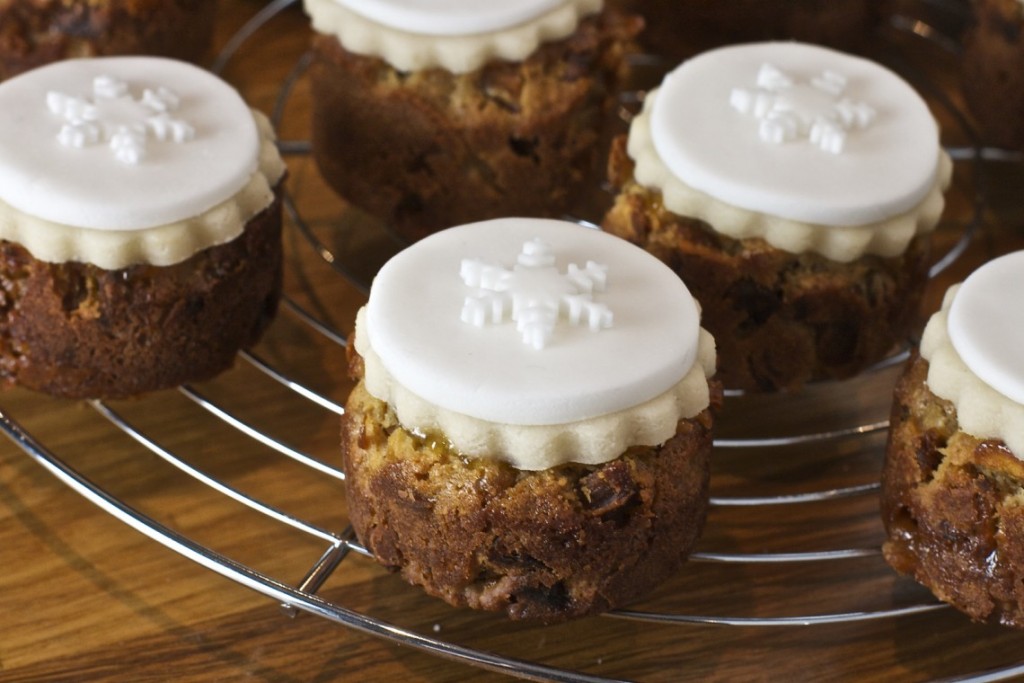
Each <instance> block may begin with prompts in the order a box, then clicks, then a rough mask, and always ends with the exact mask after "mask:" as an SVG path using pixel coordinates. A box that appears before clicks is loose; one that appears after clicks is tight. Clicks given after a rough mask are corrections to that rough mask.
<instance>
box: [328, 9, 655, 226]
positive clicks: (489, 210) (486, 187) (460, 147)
mask: <svg viewBox="0 0 1024 683" xmlns="http://www.w3.org/2000/svg"><path fill="white" fill-rule="evenodd" d="M639 28H640V22H639V20H637V19H635V18H632V17H630V18H627V17H623V16H620V15H617V14H611V13H603V14H600V15H597V16H595V17H590V18H587V19H584V20H583V21H582V22H581V24H580V26H579V27H578V29H577V31H576V32H575V33H574V34H573V35H572V36H570V37H569V38H566V39H565V40H562V41H558V42H556V43H551V44H548V45H544V46H541V47H540V48H539V49H538V50H537V51H536V52H535V53H534V54H533V55H531V56H530V57H528V58H527V59H526V60H525V61H523V62H517V63H512V62H501V61H492V62H490V63H488V64H486V65H485V66H483V67H481V68H480V69H478V70H476V71H473V72H470V73H467V74H460V75H455V74H452V73H450V72H448V71H445V70H443V69H426V70H423V71H419V72H413V73H402V72H398V71H396V70H395V69H393V68H392V67H390V66H389V65H387V64H386V63H385V62H384V61H382V60H380V59H377V58H375V57H366V56H360V55H356V54H353V53H351V52H348V51H347V50H345V49H344V48H342V46H341V45H340V43H339V42H338V40H337V39H336V38H335V37H334V36H326V35H319V36H317V37H316V38H315V40H314V43H313V45H314V47H313V54H314V61H313V64H312V66H311V76H312V84H313V86H312V87H313V94H314V103H313V130H312V144H313V155H314V157H315V159H316V162H317V164H318V166H319V168H320V171H321V173H322V175H323V177H324V179H325V180H326V181H327V183H328V184H329V185H330V186H331V187H332V188H333V189H334V190H335V191H336V192H337V193H338V194H339V195H341V196H342V197H344V198H346V199H347V200H349V201H350V202H352V203H353V204H354V205H356V206H359V207H361V208H363V209H365V210H366V211H368V212H369V213H371V214H372V215H374V216H376V217H378V218H380V219H381V220H383V221H384V222H385V223H387V224H388V225H389V226H391V227H393V229H394V230H395V231H396V232H397V233H398V234H399V235H401V236H402V237H404V238H405V239H407V240H416V239H419V238H421V237H424V236H426V235H428V234H430V233H432V232H436V231H437V230H439V229H443V228H447V227H451V226H453V225H461V224H464V223H471V222H474V221H478V220H484V219H488V218H497V217H501V216H550V217H560V216H562V215H564V214H565V212H566V211H567V210H568V209H569V208H570V207H572V206H573V205H574V203H575V202H576V201H577V200H578V198H579V194H580V193H583V192H587V191H590V190H591V189H592V188H593V187H597V186H598V184H599V182H600V178H599V174H600V169H599V168H598V166H599V161H598V159H599V155H600V152H601V150H600V144H599V143H600V142H601V139H600V135H601V130H602V128H603V126H604V119H605V117H606V115H607V113H608V109H609V107H610V105H611V102H612V97H611V93H612V92H613V90H614V89H615V86H616V83H617V82H618V80H619V79H620V78H621V77H622V75H623V69H624V66H623V60H622V57H623V54H624V53H625V52H626V51H627V49H628V48H629V45H630V39H631V38H632V36H633V35H635V34H636V33H637V31H638V30H639Z"/></svg>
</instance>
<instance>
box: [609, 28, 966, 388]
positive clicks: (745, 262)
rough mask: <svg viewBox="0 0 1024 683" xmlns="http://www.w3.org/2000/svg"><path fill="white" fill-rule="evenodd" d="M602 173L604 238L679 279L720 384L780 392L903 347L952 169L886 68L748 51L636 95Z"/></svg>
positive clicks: (709, 58) (769, 49)
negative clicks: (639, 101) (631, 247)
mask: <svg viewBox="0 0 1024 683" xmlns="http://www.w3.org/2000/svg"><path fill="white" fill-rule="evenodd" d="M609 174H610V176H611V180H612V184H613V185H614V186H615V187H617V188H618V195H617V197H616V200H615V204H614V206H613V207H612V209H611V210H610V211H609V212H608V214H607V215H606V216H605V219H604V222H603V227H604V229H605V230H607V231H608V232H610V233H613V234H615V235H618V236H620V237H623V238H625V239H628V240H629V241H631V242H633V243H635V244H638V245H640V246H642V247H644V248H645V249H647V250H648V251H650V252H651V253H652V254H654V255H655V256H657V257H658V258H659V259H661V260H662V261H664V262H665V263H667V264H668V265H669V266H670V267H671V268H672V269H673V270H675V271H676V273H678V274H679V276H680V277H681V278H682V279H683V280H684V281H685V282H686V284H687V286H688V287H689V289H690V291H691V292H693V295H694V296H695V297H696V298H697V300H698V301H700V303H701V305H702V307H703V322H704V325H705V327H707V329H708V330H709V331H710V332H711V334H712V335H713V336H714V337H715V339H716V341H717V343H718V355H719V375H718V376H719V378H720V379H721V381H722V382H723V384H724V385H725V386H726V387H727V388H736V389H743V390H747V391H776V390H793V389H797V388H799V387H800V386H801V385H802V384H804V383H805V382H807V381H808V380H814V379H824V378H845V377H850V376H853V375H855V374H857V373H858V372H860V371H861V370H862V369H864V368H866V367H868V366H870V365H871V364H873V363H875V362H877V361H879V360H881V359H882V358H883V357H885V356H886V354H888V353H889V352H890V351H891V350H892V349H893V347H894V346H895V345H896V344H898V343H900V342H903V341H905V339H906V338H907V336H908V334H909V332H910V328H911V326H912V321H913V318H914V317H915V314H916V311H917V308H918V305H919V301H920V296H921V292H922V289H923V285H924V283H925V281H926V277H927V266H928V261H929V252H930V249H929V244H930V235H929V233H930V232H931V231H932V230H933V228H934V227H935V225H936V224H937V222H938V220H939V217H940V215H941V213H942V209H943V205H944V197H943V192H944V190H945V188H946V187H947V186H948V184H949V181H950V177H951V175H952V162H951V161H950V159H949V156H948V155H947V154H946V153H945V152H944V151H943V149H942V148H941V147H940V145H939V130H938V125H937V123H936V121H935V118H934V117H933V116H932V114H931V112H930V111H929V109H928V107H927V105H926V104H925V102H924V101H923V100H922V99H921V98H920V97H919V96H918V95H917V93H916V92H915V91H914V90H913V89H912V88H911V87H910V85H908V84H907V83H906V82H905V81H903V80H902V79H900V78H899V77H898V76H896V75H895V74H893V73H892V72H890V71H889V70H887V69H885V68H883V67H881V66H879V65H877V64H875V63H873V62H870V61H867V60H864V59H859V58H856V57H852V56H849V55H845V54H842V53H839V52H835V51H833V50H829V49H827V48H821V47H816V46H811V45H804V44H801V43H751V44H746V45H740V46H735V47H727V48H719V49H717V50H712V51H710V52H706V53H703V54H702V55H700V56H698V57H695V58H694V59H691V60H689V61H687V62H684V63H683V64H682V66H680V67H678V68H677V69H676V70H675V71H673V72H671V73H670V74H669V75H668V76H667V77H666V78H665V79H664V81H663V82H662V84H661V85H660V87H658V88H656V89H654V90H652V91H651V92H650V93H648V96H647V98H646V99H645V101H644V105H643V109H642V111H641V112H640V113H639V114H638V115H637V116H636V117H635V118H634V119H633V121H632V123H631V125H630V130H629V135H628V138H627V137H626V136H620V137H619V138H617V139H616V141H615V143H614V145H613V148H612V155H611V158H610V160H609Z"/></svg>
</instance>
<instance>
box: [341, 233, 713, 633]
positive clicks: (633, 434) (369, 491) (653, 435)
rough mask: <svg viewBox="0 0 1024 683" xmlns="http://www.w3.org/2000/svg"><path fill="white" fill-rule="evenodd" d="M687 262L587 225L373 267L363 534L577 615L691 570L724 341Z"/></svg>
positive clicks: (509, 595)
mask: <svg viewBox="0 0 1024 683" xmlns="http://www.w3.org/2000/svg"><path fill="white" fill-rule="evenodd" d="M699 316H700V314H699V310H698V307H697V305H696V303H695V302H694V300H693V298H692V297H691V296H690V294H689V292H687V290H686V288H685V286H683V284H682V283H681V282H680V280H679V279H678V278H677V277H676V276H675V274H674V273H672V272H671V271H670V270H669V269H668V268H666V267H665V266H664V265H662V264H660V263H659V262H658V261H657V260H656V259H654V258H653V257H651V256H650V255H649V254H647V253H645V252H644V251H643V250H641V249H638V248H636V247H634V246H632V245H630V244H628V243H626V242H624V241H623V240H620V239H618V238H616V237H613V236H611V235H606V234H604V233H601V232H600V231H597V230H592V229H588V228H583V227H580V226H578V225H576V224H574V223H567V222H561V221H551V220H545V219H497V220H492V221H486V222H483V223H475V224H471V225H468V226H461V227H456V228H451V229H449V230H445V231H442V232H440V233H438V234H436V235H433V236H431V237H428V238H426V239H424V240H422V241H420V242H418V243H416V244H415V245H413V246H411V247H409V248H408V249H406V250H405V251H403V252H401V253H400V254H399V255H398V256H396V257H395V258H393V259H392V260H391V261H389V262H388V263H387V264H386V265H385V266H384V267H383V268H382V269H381V271H380V274H379V275H378V276H377V278H376V279H375V280H374V283H373V288H372V290H371V292H370V299H369V302H368V303H367V305H366V307H365V308H364V309H363V310H362V311H360V313H359V316H358V319H357V322H356V333H355V341H354V344H350V345H349V351H350V363H351V371H352V375H353V378H354V379H357V380H358V381H359V383H358V385H357V386H356V387H355V389H354V390H353V392H352V394H351V395H350V397H349V399H348V402H347V403H346V408H345V415H344V417H343V418H342V419H343V426H342V452H343V463H344V468H345V473H346V480H345V484H346V490H347V502H348V510H349V514H350V516H351V520H352V525H353V527H354V529H355V531H356V534H357V536H358V537H359V539H360V541H361V542H362V543H363V544H364V545H365V546H366V547H367V549H368V550H369V551H370V552H371V553H373V555H374V556H375V557H376V558H377V560H378V561H379V562H381V563H382V564H384V565H385V566H387V567H389V568H390V569H392V570H394V571H400V572H401V573H402V576H404V577H405V578H406V579H407V580H408V581H409V582H410V583H413V584H416V585H419V586H422V587H423V588H424V590H426V592H427V593H429V594H431V595H435V596H437V597H440V598H443V599H444V600H447V601H448V602H449V603H451V604H453V605H456V606H468V607H472V608H476V609H485V610H493V611H499V612H504V613H505V614H506V615H507V616H508V617H510V618H512V619H531V620H539V621H543V622H553V621H561V620H564V619H569V618H575V617H580V616H584V615H587V614H594V613H597V612H602V611H604V610H608V609H611V608H614V607H617V606H620V605H623V604H625V603H627V602H630V601H632V600H635V599H637V598H639V597H641V596H642V595H644V594H646V593H647V592H649V591H650V590H652V589H653V588H654V587H655V586H656V585H658V584H659V583H661V582H662V581H663V580H665V579H666V578H667V577H668V576H670V575H671V574H672V573H673V572H675V571H676V570H677V569H678V568H679V567H680V565H681V564H682V563H683V561H684V559H685V558H686V557H687V555H688V554H689V552H690V550H691V548H692V547H693V545H694V544H695V543H696V540H697V538H698V536H699V535H700V532H701V530H702V528H703V524H704V518H705V515H706V511H707V504H708V489H707V486H708V477H709V470H708V466H709V455H710V452H711V443H712V438H711V430H712V421H713V415H712V410H713V408H715V407H717V406H718V404H719V402H720V390H719V388H718V385H717V384H716V383H715V382H714V381H713V380H712V381H709V379H708V378H709V376H710V375H712V374H713V373H714V365H715V361H714V355H715V351H714V341H713V340H712V339H711V337H710V335H708V334H707V332H705V331H703V330H702V329H701V328H700V323H699Z"/></svg>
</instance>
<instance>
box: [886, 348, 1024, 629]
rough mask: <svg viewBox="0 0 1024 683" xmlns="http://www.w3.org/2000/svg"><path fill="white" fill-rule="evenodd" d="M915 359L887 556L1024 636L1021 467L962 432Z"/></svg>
mask: <svg viewBox="0 0 1024 683" xmlns="http://www.w3.org/2000/svg"><path fill="white" fill-rule="evenodd" d="M928 367H929V364H928V361H926V360H924V359H923V358H920V357H919V356H915V357H914V358H912V359H911V361H910V363H909V364H908V366H907V369H906V370H905V372H904V374H903V376H902V377H901V378H900V380H899V382H898V384H897V386H896V391H895V400H894V402H893V409H892V415H891V429H890V435H889V443H888V446H887V453H886V461H885V467H884V471H883V476H882V515H883V521H884V523H885V528H886V531H887V534H888V540H886V542H885V544H884V545H883V553H884V555H885V559H886V560H887V561H888V563H889V564H890V565H891V566H892V567H893V568H894V569H896V570H897V571H898V572H900V573H902V574H907V575H910V576H913V577H914V579H916V580H917V581H918V582H920V583H921V584H923V585H924V586H926V587H927V588H929V589H930V590H931V591H932V592H933V593H934V594H935V596H936V597H937V598H939V599H940V600H942V601H944V602H947V603H949V604H951V605H953V606H954V607H956V608H957V609H959V610H960V611H962V612H964V613H966V614H967V615H968V616H970V617H971V618H972V619H973V620H975V621H984V622H993V623H1001V624H1004V625H1008V626H1014V627H1017V628H1024V462H1022V461H1021V460H1019V459H1018V458H1016V457H1015V456H1014V455H1013V453H1012V452H1011V451H1010V450H1009V449H1008V448H1007V447H1006V446H1005V444H1003V442H1002V441H997V440H984V439H978V438H975V437H974V436H971V435H970V434H967V433H965V432H963V431H960V429H959V425H958V424H957V418H956V410H955V408H954V407H953V405H952V404H951V403H950V402H949V401H946V400H944V399H941V398H939V397H938V396H936V395H935V394H933V393H932V392H931V390H930V389H929V388H928V385H927V382H926V380H927V376H928Z"/></svg>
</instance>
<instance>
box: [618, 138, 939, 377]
mask: <svg viewBox="0 0 1024 683" xmlns="http://www.w3.org/2000/svg"><path fill="white" fill-rule="evenodd" d="M625 147H626V138H625V136H620V137H619V138H617V139H616V140H615V143H614V144H613V147H612V155H611V158H610V160H609V176H610V178H611V181H612V184H613V185H614V186H616V187H618V188H620V192H619V194H618V196H617V198H616V200H615V204H614V206H613V207H612V209H611V210H610V211H609V212H608V214H607V216H606V217H605V219H604V223H603V226H602V227H603V228H604V229H605V230H606V231H607V232H610V233H612V234H615V235H618V236H619V237H623V238H625V239H627V240H629V241H630V242H633V243H634V244H637V245H638V246H640V247H643V248H644V249H646V250H647V251H649V252H650V253H652V254H654V255H655V256H656V257H658V258H659V259H660V260H661V261H663V262H664V263H666V264H667V265H668V266H669V267H670V268H672V269H673V270H674V271H675V272H676V273H677V274H679V276H680V277H681V278H682V279H683V281H684V282H685V283H686V285H687V287H688V288H689V289H690V292H691V293H692V294H693V296H694V298H696V299H697V300H698V301H699V302H700V303H701V306H702V318H701V320H702V325H703V326H704V327H705V328H706V329H707V330H708V331H709V332H710V333H711V334H712V335H713V336H714V337H715V343H716V345H717V350H718V374H717V375H716V377H717V379H719V380H720V381H721V382H722V383H723V384H724V385H725V386H726V387H727V388H737V389H744V390H747V391H776V390H790V389H797V388H799V387H800V386H801V385H802V384H804V383H805V382H808V381H811V380H816V379H842V378H847V377H852V376H853V375H856V374H857V373H858V372H860V371H861V370H863V369H865V368H866V367H868V366H870V365H872V364H874V363H876V362H878V361H880V360H882V359H883V358H884V357H885V356H886V355H887V354H888V353H889V352H890V351H892V350H893V348H894V347H895V346H896V345H898V344H900V343H902V342H904V341H905V340H906V338H907V336H908V334H909V332H910V328H911V326H912V324H913V323H914V322H915V315H916V313H917V309H918V306H919V303H920V299H921V295H922V291H923V288H924V284H925V281H926V278H927V265H928V263H927V262H928V254H929V240H928V238H927V237H926V236H925V237H918V238H915V239H914V240H913V241H912V242H911V243H910V246H909V247H908V248H907V251H906V252H905V253H904V254H903V255H902V256H901V257H896V258H881V257H878V256H870V255H867V256H863V257H861V258H859V259H856V260H854V261H852V262H850V263H839V262H836V261H831V260H829V259H827V258H825V257H823V256H819V255H817V254H813V253H804V254H792V253H789V252H787V251H783V250H781V249H776V248H775V247H772V246H771V245H770V244H768V243H767V242H765V241H764V240H763V239H760V238H751V239H743V240H736V239H732V238H730V237H727V236H725V235H721V234H719V233H716V232H715V231H714V230H712V229H711V228H710V226H708V225H707V224H706V223H703V222H702V221H699V220H697V219H693V218H687V217H683V216H679V215H677V214H674V213H672V212H671V211H668V210H667V209H665V207H664V206H663V205H662V203H661V195H660V193H659V192H657V191H655V190H650V189H648V188H645V187H642V186H640V185H638V184H637V183H636V182H635V181H634V180H633V162H632V160H631V159H630V158H629V156H628V154H627V152H626V149H625Z"/></svg>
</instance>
